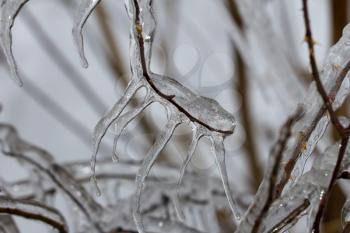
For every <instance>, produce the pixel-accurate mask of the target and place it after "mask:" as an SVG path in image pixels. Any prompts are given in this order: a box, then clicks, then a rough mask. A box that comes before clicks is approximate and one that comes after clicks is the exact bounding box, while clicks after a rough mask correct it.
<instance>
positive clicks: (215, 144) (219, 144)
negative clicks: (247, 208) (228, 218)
mask: <svg viewBox="0 0 350 233" xmlns="http://www.w3.org/2000/svg"><path fill="white" fill-rule="evenodd" d="M210 140H211V141H212V148H213V152H214V154H215V159H216V164H217V166H218V169H219V172H220V176H221V180H222V184H223V186H224V190H225V193H226V197H227V200H228V203H229V205H230V208H231V211H232V213H233V215H234V216H235V218H236V221H237V222H239V221H240V220H241V217H240V213H239V209H238V204H237V203H236V200H235V199H234V198H233V195H232V191H231V190H230V185H229V182H228V176H227V170H226V162H225V147H224V138H223V136H219V135H212V136H211V137H210Z"/></svg>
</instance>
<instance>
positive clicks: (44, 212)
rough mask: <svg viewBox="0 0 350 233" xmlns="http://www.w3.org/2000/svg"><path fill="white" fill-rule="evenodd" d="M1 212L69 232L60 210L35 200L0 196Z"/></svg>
mask: <svg viewBox="0 0 350 233" xmlns="http://www.w3.org/2000/svg"><path fill="white" fill-rule="evenodd" d="M0 213H2V214H10V215H17V216H21V217H24V218H28V219H33V220H38V221H41V222H43V223H46V224H48V225H50V226H52V227H53V228H55V229H57V231H58V232H60V233H68V228H67V225H66V222H65V220H64V218H63V216H62V215H61V214H60V213H59V212H58V211H56V210H55V209H53V208H49V207H47V206H44V205H41V204H40V203H37V202H34V201H28V200H21V201H20V200H14V199H11V198H8V197H0Z"/></svg>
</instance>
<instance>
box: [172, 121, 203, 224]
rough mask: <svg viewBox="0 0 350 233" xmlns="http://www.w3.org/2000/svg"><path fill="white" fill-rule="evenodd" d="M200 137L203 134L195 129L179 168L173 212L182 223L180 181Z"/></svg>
mask: <svg viewBox="0 0 350 233" xmlns="http://www.w3.org/2000/svg"><path fill="white" fill-rule="evenodd" d="M202 136H203V134H202V133H200V131H199V130H197V128H196V127H195V128H194V132H193V136H192V141H191V144H190V146H189V148H188V151H187V155H186V157H185V160H184V161H183V162H182V165H181V168H180V174H179V178H178V182H177V191H176V193H177V195H176V198H177V200H176V201H175V211H176V214H177V216H178V218H179V219H180V221H182V222H183V221H185V215H184V213H183V211H182V208H181V206H180V187H181V184H182V179H183V177H184V175H185V172H186V168H187V166H188V165H189V163H190V162H191V160H192V157H193V155H194V152H195V150H196V147H197V145H198V141H199V139H200V138H201V137H202Z"/></svg>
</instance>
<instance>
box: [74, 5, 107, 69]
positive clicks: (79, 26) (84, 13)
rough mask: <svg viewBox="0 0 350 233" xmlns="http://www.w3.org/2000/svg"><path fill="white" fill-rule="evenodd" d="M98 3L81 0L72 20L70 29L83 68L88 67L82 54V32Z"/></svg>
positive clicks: (83, 53)
mask: <svg viewBox="0 0 350 233" xmlns="http://www.w3.org/2000/svg"><path fill="white" fill-rule="evenodd" d="M100 1H101V0H82V1H81V2H80V4H79V7H78V11H77V13H76V15H75V18H74V25H73V29H72V34H73V41H74V44H75V46H76V47H77V49H78V53H79V57H80V61H81V65H82V66H83V67H84V68H87V67H88V61H87V59H86V57H85V52H84V38H83V32H82V30H83V27H84V25H85V23H86V20H87V19H88V17H89V16H90V14H91V13H92V11H93V10H94V9H95V7H96V6H97V4H98V3H99V2H100Z"/></svg>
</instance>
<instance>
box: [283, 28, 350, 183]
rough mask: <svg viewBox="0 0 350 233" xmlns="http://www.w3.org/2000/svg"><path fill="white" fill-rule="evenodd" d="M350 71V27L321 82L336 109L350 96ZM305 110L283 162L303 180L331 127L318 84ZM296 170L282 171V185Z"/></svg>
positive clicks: (331, 55)
mask: <svg viewBox="0 0 350 233" xmlns="http://www.w3.org/2000/svg"><path fill="white" fill-rule="evenodd" d="M349 69H350V26H349V25H347V26H346V27H345V28H344V30H343V36H342V37H341V39H340V40H339V41H338V42H337V43H336V44H335V45H334V46H332V48H331V49H330V51H329V53H328V55H327V57H326V59H325V62H324V66H323V70H322V72H321V80H322V82H323V85H324V87H325V90H326V92H327V93H328V95H329V96H330V97H331V98H332V100H333V109H337V108H339V106H340V105H341V104H342V103H343V101H344V98H345V97H346V96H347V95H348V94H349V92H350V88H349V85H348V82H349V80H348V79H349V77H348V71H349ZM298 106H302V107H303V108H304V109H305V113H304V115H303V117H302V118H301V119H300V120H299V121H298V122H297V123H296V124H295V126H294V127H293V133H292V136H291V141H292V142H293V143H291V144H290V145H288V148H287V150H286V151H285V153H284V154H283V161H284V162H285V163H286V164H288V165H289V168H296V169H295V170H294V173H293V176H294V177H299V176H300V175H301V171H302V168H303V167H304V164H305V160H306V158H308V157H309V156H310V155H311V153H312V151H313V150H314V148H315V146H316V144H317V143H318V141H319V140H320V138H321V137H322V136H323V134H324V132H325V129H326V127H327V125H328V123H329V118H328V117H327V116H326V115H325V113H326V110H325V108H324V107H323V106H324V104H323V100H322V98H321V97H320V95H319V93H318V92H317V89H316V88H315V85H314V83H312V84H311V85H310V88H309V91H308V92H307V94H306V96H305V97H304V98H303V103H300V104H299V105H298ZM291 172H292V170H289V169H288V170H287V171H283V170H281V171H280V173H279V175H278V180H279V185H281V186H282V187H284V186H285V185H286V184H287V182H288V181H289V177H290V175H291Z"/></svg>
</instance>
